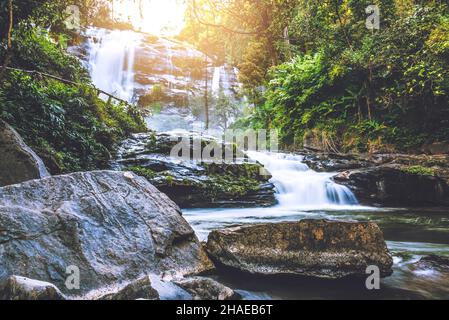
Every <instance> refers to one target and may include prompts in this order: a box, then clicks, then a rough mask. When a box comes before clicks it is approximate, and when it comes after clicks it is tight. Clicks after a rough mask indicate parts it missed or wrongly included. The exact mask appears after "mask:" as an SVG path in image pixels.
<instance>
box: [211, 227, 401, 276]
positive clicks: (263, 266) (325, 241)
mask: <svg viewBox="0 0 449 320" xmlns="http://www.w3.org/2000/svg"><path fill="white" fill-rule="evenodd" d="M207 250H208V252H209V254H210V255H211V257H212V258H213V260H215V261H217V262H218V263H220V264H221V265H224V266H226V267H231V268H234V269H237V270H240V271H243V272H248V273H252V274H259V275H297V276H298V275H299V276H311V277H319V278H331V279H337V278H343V277H346V276H358V275H360V276H365V275H366V269H367V267H368V266H371V265H375V266H378V267H379V269H380V271H381V275H382V276H383V277H385V276H389V275H390V274H391V273H392V269H391V268H392V265H393V259H392V257H391V255H390V253H389V251H388V249H387V246H386V244H385V241H384V238H383V234H382V232H381V231H380V229H379V227H378V226H377V225H376V224H375V223H370V222H337V221H327V220H302V221H300V222H293V223H278V224H261V225H250V226H237V227H232V228H227V229H223V230H218V231H213V232H212V233H211V234H210V235H209V239H208V242H207Z"/></svg>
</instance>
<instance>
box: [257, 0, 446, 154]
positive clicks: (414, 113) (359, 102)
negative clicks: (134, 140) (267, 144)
mask: <svg viewBox="0 0 449 320" xmlns="http://www.w3.org/2000/svg"><path fill="white" fill-rule="evenodd" d="M352 4H353V3H352V2H351V3H348V4H347V6H351V5H352ZM320 8H321V9H323V10H324V9H325V8H323V7H320ZM344 8H345V4H344V3H343V4H342V5H341V13H340V15H341V16H340V18H341V19H345V21H347V22H346V23H345V24H344V25H341V24H340V23H338V24H337V25H335V21H332V20H331V21H326V20H325V19H324V20H323V21H321V22H320V23H325V24H327V25H324V26H323V29H321V30H320V32H322V33H323V32H324V33H327V35H326V37H327V38H332V39H339V40H338V41H332V42H329V41H327V42H325V43H324V42H322V40H321V39H317V40H316V41H312V39H308V40H307V43H308V46H309V48H313V50H311V49H308V50H309V51H313V52H315V53H314V54H313V55H312V54H307V53H303V54H299V55H298V56H297V57H296V58H294V59H293V60H292V61H291V62H287V63H284V64H281V65H279V66H277V67H275V68H273V70H272V71H271V72H270V74H269V79H270V81H269V82H268V87H267V91H266V93H265V96H264V99H265V102H264V103H263V104H261V105H258V106H257V108H256V110H255V114H254V115H253V126H255V127H261V126H265V127H268V128H277V129H280V137H281V140H282V142H283V143H284V145H285V146H289V145H292V144H293V145H298V146H300V145H301V144H302V140H303V137H304V135H305V133H306V132H307V131H308V130H311V129H314V130H318V131H320V132H323V136H326V137H327V138H329V139H331V140H332V143H333V144H335V145H336V146H337V148H338V149H339V150H342V151H368V152H380V151H386V150H393V149H396V150H401V151H411V150H416V149H417V148H418V147H419V146H420V145H421V144H423V143H424V142H425V141H435V140H445V139H447V137H449V129H448V128H449V127H448V124H449V69H448V68H447V65H448V63H449V56H448V54H447V53H448V37H449V36H448V32H447V30H448V20H447V16H448V13H449V10H448V7H447V6H446V5H442V4H429V5H427V6H419V5H417V6H415V7H414V8H413V9H412V10H411V12H410V14H408V15H405V16H403V17H401V16H394V10H393V9H392V7H391V6H389V7H388V10H387V12H388V15H387V18H388V19H386V21H385V23H384V24H383V25H382V28H381V30H379V31H376V32H374V33H372V32H369V31H368V30H366V28H364V25H361V24H360V23H361V22H362V21H364V20H358V19H362V16H361V17H360V18H358V17H356V16H355V15H354V16H352V15H351V12H354V11H345V10H344ZM348 8H349V7H348ZM393 17H394V18H395V19H393ZM312 20H313V19H312ZM302 23H306V22H305V21H302ZM307 23H312V24H313V23H316V21H307ZM312 27H313V25H312V26H311V28H312ZM337 32H338V33H339V35H338V36H337V35H336V33H337ZM345 34H346V36H347V37H348V38H346V36H345ZM323 37H324V36H323ZM304 41H306V39H304Z"/></svg>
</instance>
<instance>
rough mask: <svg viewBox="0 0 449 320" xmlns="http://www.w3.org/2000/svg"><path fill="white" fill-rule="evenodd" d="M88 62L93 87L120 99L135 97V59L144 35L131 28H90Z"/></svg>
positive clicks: (130, 100)
mask: <svg viewBox="0 0 449 320" xmlns="http://www.w3.org/2000/svg"><path fill="white" fill-rule="evenodd" d="M86 35H87V36H88V39H89V40H88V53H89V57H88V63H89V71H90V75H91V78H92V81H93V83H94V85H95V86H96V87H98V88H99V89H101V90H104V91H106V92H108V93H111V94H113V95H115V96H117V97H119V98H121V99H123V100H126V101H128V102H132V100H133V96H134V60H135V52H136V47H137V46H138V45H139V44H140V43H141V42H142V39H143V36H142V35H141V34H139V33H136V32H133V31H122V30H106V29H96V28H90V29H88V30H87V34H86Z"/></svg>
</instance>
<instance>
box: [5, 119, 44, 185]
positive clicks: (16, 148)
mask: <svg viewBox="0 0 449 320" xmlns="http://www.w3.org/2000/svg"><path fill="white" fill-rule="evenodd" d="M49 175H50V174H49V173H48V171H47V169H46V168H45V165H44V163H43V162H42V160H41V159H40V158H39V157H38V156H37V155H36V154H35V153H34V151H33V150H31V149H30V148H29V147H28V146H27V145H26V144H25V142H23V140H22V138H21V137H20V135H19V134H18V133H17V132H16V131H15V130H14V129H13V128H12V127H11V126H10V125H8V124H7V123H6V122H4V121H2V120H0V186H1V187H2V186H6V185H11V184H16V183H20V182H24V181H28V180H32V179H40V178H43V177H47V176H49Z"/></svg>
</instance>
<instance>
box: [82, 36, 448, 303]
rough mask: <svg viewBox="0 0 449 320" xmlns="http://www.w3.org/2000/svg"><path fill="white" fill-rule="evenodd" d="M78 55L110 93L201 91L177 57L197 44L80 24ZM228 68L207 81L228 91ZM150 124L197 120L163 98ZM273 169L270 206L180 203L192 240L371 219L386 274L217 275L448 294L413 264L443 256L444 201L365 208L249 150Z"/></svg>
mask: <svg viewBox="0 0 449 320" xmlns="http://www.w3.org/2000/svg"><path fill="white" fill-rule="evenodd" d="M87 38H88V40H87V42H86V48H85V50H86V51H87V55H86V56H85V57H84V61H85V63H86V65H87V67H88V68H89V71H90V73H91V76H92V79H93V82H94V83H95V84H96V85H97V86H98V87H99V88H100V89H103V90H105V91H108V92H110V93H115V94H117V95H118V96H120V97H121V98H123V99H125V100H128V101H130V102H135V101H136V97H138V96H139V95H141V94H142V93H145V92H148V90H151V88H152V87H153V86H154V85H155V84H158V83H164V84H165V88H166V89H167V90H168V94H169V95H170V96H171V97H172V98H173V101H178V100H177V99H176V98H177V97H179V95H181V96H182V95H186V96H188V97H191V96H194V95H195V94H197V95H198V94H201V90H203V88H204V81H203V80H201V79H197V78H195V76H194V72H193V71H194V70H193V71H192V70H186V67H185V65H186V64H185V63H184V66H183V65H182V64H179V61H180V59H202V58H203V55H202V54H201V53H199V52H198V51H196V50H194V49H192V48H190V47H188V46H186V45H184V44H181V43H178V42H175V41H172V40H167V39H162V38H161V39H153V38H151V39H145V36H143V35H140V34H139V35H136V34H135V33H133V32H125V31H105V30H102V29H90V30H88V31H87ZM236 72H237V71H236V70H235V69H233V68H229V67H226V66H215V67H214V66H211V70H210V72H209V74H210V77H211V78H210V79H209V81H210V86H209V87H210V88H212V91H213V92H214V93H217V92H219V91H220V89H221V90H223V91H224V92H225V93H226V94H227V95H232V94H233V90H234V88H235V87H238V84H237V83H236ZM146 121H147V124H148V125H149V127H150V128H151V129H154V130H157V131H167V130H174V129H183V130H189V129H191V128H192V127H194V126H196V127H198V126H197V125H196V124H198V122H201V118H200V117H195V116H194V115H193V114H192V112H191V111H190V110H189V109H188V108H187V109H186V108H178V106H177V105H176V102H171V103H168V104H167V105H166V106H164V108H163V110H162V111H161V112H159V113H157V114H154V115H153V116H152V117H149V118H147V119H146ZM249 156H250V157H251V158H253V159H256V160H258V161H259V162H261V163H262V164H264V165H265V166H266V168H267V169H268V170H269V171H270V172H271V174H272V175H273V178H272V182H273V184H274V185H275V186H276V190H277V200H278V204H277V205H276V206H274V207H271V208H247V209H216V208H215V209H208V208H204V209H195V210H183V213H184V216H185V218H186V219H187V220H188V222H189V223H190V224H191V225H192V227H193V228H194V230H195V231H196V233H197V235H198V237H199V238H200V240H203V241H205V240H207V236H208V234H209V232H210V231H211V230H214V229H219V228H224V227H227V226H231V225H236V224H254V223H275V222H285V221H298V220H300V219H304V218H308V219H310V218H313V219H323V218H325V219H333V220H336V219H338V220H345V221H349V220H359V221H362V220H363V221H366V220H369V221H374V222H376V223H378V224H379V226H380V227H381V229H382V230H383V232H384V235H385V238H386V240H387V244H388V247H389V249H390V250H391V252H392V254H393V256H394V263H395V264H394V274H393V276H391V277H389V278H386V279H383V280H382V286H381V290H378V291H368V290H367V289H366V288H365V282H364V280H363V281H362V280H339V281H329V280H317V279H296V280H292V279H291V278H285V279H284V278H279V277H278V278H276V279H271V278H258V277H252V276H244V277H242V275H239V274H238V273H233V272H226V273H220V274H217V275H215V276H214V277H215V278H217V279H218V280H219V281H221V282H223V283H224V284H227V285H229V286H230V287H231V288H233V289H236V290H238V292H239V293H240V294H242V296H243V297H244V298H246V299H345V298H354V299H364V298H374V299H430V298H432V299H442V298H449V281H448V280H449V279H447V278H444V275H442V274H439V273H438V272H437V271H435V270H422V269H416V268H415V267H413V264H414V263H416V262H417V261H419V259H420V258H421V257H423V256H427V255H430V254H436V255H440V256H449V210H448V209H447V208H446V209H445V208H413V209H407V208H401V209H390V208H371V207H363V206H361V205H359V204H358V201H357V199H356V197H355V196H354V195H353V194H352V192H351V191H350V190H349V189H348V188H346V187H344V186H341V185H337V184H335V183H334V182H333V181H332V180H331V178H332V176H333V175H335V174H332V173H318V172H315V171H313V170H311V169H309V167H308V166H307V165H306V164H304V163H303V162H302V157H300V156H295V155H289V154H280V153H278V154H268V153H256V152H253V153H250V154H249Z"/></svg>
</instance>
